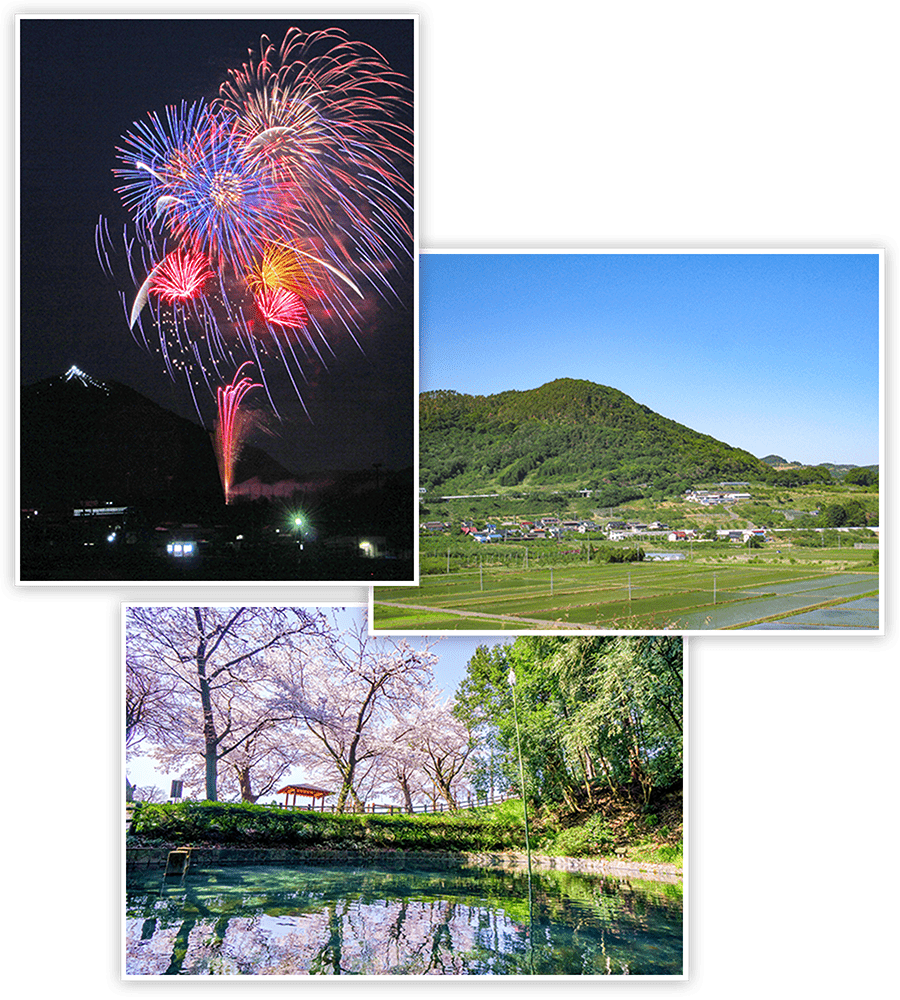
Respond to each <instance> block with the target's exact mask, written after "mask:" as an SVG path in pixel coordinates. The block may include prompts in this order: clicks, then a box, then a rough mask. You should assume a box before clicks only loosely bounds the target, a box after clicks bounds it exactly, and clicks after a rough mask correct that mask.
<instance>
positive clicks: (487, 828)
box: [128, 792, 683, 867]
mask: <svg viewBox="0 0 900 1000" xmlns="http://www.w3.org/2000/svg"><path fill="white" fill-rule="evenodd" d="M595 806H597V807H598V808H595V809H594V810H593V811H590V812H583V813H579V814H577V815H561V814H560V813H559V812H557V811H554V810H553V809H551V808H549V807H544V808H541V809H537V810H535V811H534V814H533V815H531V814H530V817H529V818H530V820H531V845H532V849H533V850H534V851H536V852H539V853H541V854H548V855H552V856H557V857H562V856H567V857H589V858H604V857H615V858H620V859H624V860H631V861H644V862H652V863H665V864H674V865H677V866H679V867H681V866H682V864H683V859H682V839H681V838H682V801H681V794H680V792H679V793H670V794H669V795H667V796H660V797H659V798H658V800H657V801H656V802H654V803H653V804H652V805H651V807H650V810H649V811H644V810H641V809H639V808H638V807H637V806H635V805H634V804H633V803H632V802H631V800H630V799H628V798H627V796H626V797H617V796H615V795H612V794H611V793H605V794H604V795H603V797H602V799H601V800H600V801H598V802H597V803H595ZM128 843H129V845H132V844H135V845H153V844H160V843H165V844H172V845H180V844H191V845H193V846H196V847H201V846H205V847H213V846H221V847H285V848H321V849H322V850H367V849H369V850H385V849H394V850H415V851H428V850H434V851H448V850H449V851H459V852H460V853H478V852H514V851H523V850H524V849H525V830H524V822H523V813H522V803H521V801H519V800H510V801H508V802H505V803H503V804H502V805H499V806H486V807H482V808H478V809H465V810H459V811H457V812H452V813H449V812H448V813H419V814H416V815H394V816H388V815H358V814H345V815H333V814H331V813H314V812H306V811H300V810H296V811H288V810H282V809H275V808H272V807H271V806H254V805H246V804H243V803H238V804H231V803H203V802H183V803H177V804H164V805H158V804H152V803H138V804H137V805H136V806H135V809H134V816H133V820H132V824H131V828H130V832H129V834H128Z"/></svg>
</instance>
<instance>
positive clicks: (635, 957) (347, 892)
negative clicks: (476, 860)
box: [126, 866, 683, 976]
mask: <svg viewBox="0 0 900 1000" xmlns="http://www.w3.org/2000/svg"><path fill="white" fill-rule="evenodd" d="M128 882H129V884H128V890H127V900H126V973H127V974H129V975H233V976H241V975H276V976H293V975H542V976H546V975H570V976H579V975H681V973H682V961H683V960H682V938H683V934H682V887H681V884H680V882H679V883H678V884H668V883H664V882H652V881H646V880H637V879H623V878H616V877H610V876H587V875H578V874H571V873H564V872H556V871H551V872H541V873H537V872H536V873H535V874H534V878H533V880H532V890H531V906H530V907H529V891H528V878H527V874H526V873H524V872H518V871H516V872H509V871H495V870H489V869H460V870H441V871H436V870H417V871H408V870H404V871H388V870H379V869H377V868H369V867H366V868H335V867H328V868H326V867H317V866H308V867H246V868H220V869H204V870H202V871H194V872H189V874H188V875H187V876H186V878H185V880H184V883H183V884H180V883H177V882H175V883H172V882H171V880H170V881H169V883H168V884H166V883H164V882H163V880H162V878H161V876H160V873H159V872H155V873H153V874H149V873H146V872H143V873H140V875H138V876H136V877H135V876H132V875H129V880H128Z"/></svg>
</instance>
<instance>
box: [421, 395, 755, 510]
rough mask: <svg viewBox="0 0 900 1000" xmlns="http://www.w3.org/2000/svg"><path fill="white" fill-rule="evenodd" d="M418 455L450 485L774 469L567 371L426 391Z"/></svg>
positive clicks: (591, 481)
mask: <svg viewBox="0 0 900 1000" xmlns="http://www.w3.org/2000/svg"><path fill="white" fill-rule="evenodd" d="M419 463H420V485H421V486H422V487H425V488H426V489H429V490H440V491H441V492H445V493H464V492H485V491H488V490H490V489H493V488H497V487H510V486H517V485H520V486H522V487H529V486H546V485H551V484H559V485H563V484H573V485H574V484H577V485H579V486H595V487H596V486H600V485H604V484H605V485H607V486H619V487H631V488H633V487H637V486H639V485H645V484H646V485H649V487H650V488H651V489H666V490H671V489H673V488H675V487H676V486H678V485H680V484H681V483H684V484H686V485H689V484H691V483H697V482H708V481H715V480H746V479H766V478H768V477H769V476H770V475H771V472H772V470H771V468H770V467H769V466H767V465H765V464H764V463H763V462H761V461H760V460H759V459H758V458H756V457H754V456H753V455H751V454H750V453H749V452H747V451H743V450H741V449H739V448H733V447H731V446H730V445H727V444H725V443H723V442H722V441H717V440H716V439H715V438H713V437H711V436H710V435H708V434H700V433H698V432H697V431H693V430H691V429H690V428H689V427H685V426H684V425H683V424H679V423H676V422H675V421H674V420H669V419H668V418H666V417H663V416H660V415H659V414H658V413H654V412H653V410H651V409H650V408H649V407H647V406H643V405H641V404H640V403H637V402H635V401H634V400H633V399H631V397H630V396H626V395H625V393H623V392H620V391H619V390H618V389H612V388H610V387H609V386H603V385H597V384H595V383H593V382H588V381H585V380H583V379H571V378H562V379H556V380H555V381H553V382H548V383H547V384H546V385H542V386H540V387H539V388H537V389H529V390H525V391H515V390H513V391H509V392H501V393H498V394H496V395H492V396H469V395H465V394H462V393H458V392H454V391H452V390H435V391H431V392H425V393H422V394H421V396H420V399H419Z"/></svg>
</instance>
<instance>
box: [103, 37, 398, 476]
mask: <svg viewBox="0 0 900 1000" xmlns="http://www.w3.org/2000/svg"><path fill="white" fill-rule="evenodd" d="M408 93H409V92H408V89H407V87H406V85H405V83H404V81H403V80H402V78H401V77H400V76H399V74H397V73H395V72H393V71H392V70H391V68H390V67H389V66H388V64H387V63H386V62H385V60H384V59H383V57H382V56H381V55H380V54H379V53H378V52H377V51H376V50H375V49H373V48H371V47H370V46H368V45H366V44H363V43H359V42H353V41H350V40H349V39H348V37H347V35H346V34H345V32H343V31H342V30H341V29H337V28H328V29H324V30H320V31H315V32H312V33H305V32H303V31H301V30H299V29H297V28H291V29H289V30H288V31H287V33H286V35H285V37H284V40H283V41H282V43H281V44H280V46H276V45H274V44H273V43H271V42H270V41H269V39H268V38H267V37H265V36H263V38H262V39H261V42H260V47H259V51H258V53H254V52H253V51H251V52H250V53H249V55H248V59H247V61H246V62H244V63H243V64H242V65H241V66H240V67H239V68H237V69H233V70H229V71H228V73H227V78H226V82H225V83H223V84H222V85H221V87H220V88H219V93H218V96H217V97H216V98H215V99H213V100H212V101H205V100H197V101H194V102H192V103H189V102H186V101H185V102H183V103H182V104H181V105H180V106H174V105H173V106H170V107H168V108H166V109H165V112H164V113H163V114H158V113H151V114H149V115H148V116H147V117H146V118H145V119H143V120H141V121H138V122H136V123H135V124H134V125H133V126H132V128H131V129H130V130H129V131H128V133H127V134H126V135H125V136H124V137H123V139H122V142H121V145H120V146H119V148H118V150H117V156H118V160H119V166H118V167H117V168H116V170H115V175H116V179H117V187H116V190H117V191H118V193H119V195H120V196H121V199H122V202H123V205H124V207H125V208H126V210H127V211H128V214H129V217H130V219H131V222H130V224H129V225H128V226H127V227H126V230H125V232H124V233H123V238H122V245H121V249H122V250H124V254H119V255H118V257H117V256H116V254H115V253H114V248H115V247H116V246H117V245H118V240H117V239H113V238H112V237H111V235H110V232H109V226H108V224H107V222H106V220H105V219H101V220H100V223H99V225H98V228H97V249H98V254H99V256H100V259H101V263H102V264H103V265H104V267H105V268H106V269H107V270H108V272H109V273H110V274H113V273H114V270H115V267H114V263H115V261H116V260H117V259H121V258H124V259H125V260H127V262H128V278H127V279H126V280H127V282H130V283H131V286H130V289H129V288H125V289H123V291H122V300H123V306H124V309H125V314H126V317H127V319H128V323H129V326H130V327H131V329H132V332H133V335H134V336H135V338H136V339H137V341H138V342H139V343H140V344H141V345H142V346H144V347H145V348H147V350H148V351H150V352H152V353H158V354H159V355H160V357H161V359H162V363H163V364H164V366H165V368H166V370H167V372H168V373H169V375H170V376H171V377H173V378H175V377H178V378H185V379H186V380H187V381H188V383H189V385H190V387H191V391H192V393H193V398H194V401H195V405H196V406H197V410H198V413H200V406H199V405H198V404H197V390H198V389H199V390H201V391H202V390H206V391H207V392H208V393H209V394H210V395H212V396H217V395H218V400H219V409H220V414H219V416H220V424H221V407H222V399H223V397H222V395H221V394H222V392H224V393H226V395H227V396H228V399H230V400H233V399H235V398H237V402H238V404H239V402H240V400H239V398H238V386H240V385H242V384H243V382H244V381H247V380H241V381H240V382H237V383H236V382H234V381H232V382H231V383H230V384H228V380H229V374H230V373H232V372H234V371H238V372H239V371H240V370H241V368H242V367H243V365H244V364H245V363H246V362H253V363H254V365H255V367H256V370H257V371H258V373H259V378H260V379H261V382H260V383H259V384H260V385H261V387H262V388H263V389H264V390H265V393H266V396H267V399H268V402H269V404H270V405H271V406H272V408H273V409H274V410H275V412H276V414H277V412H278V410H277V407H276V403H275V400H274V399H273V393H272V391H271V389H270V385H269V382H268V381H267V378H266V369H267V366H270V365H272V364H273V363H275V364H277V366H278V370H279V371H286V372H287V375H288V376H289V378H290V382H291V384H292V385H293V388H294V390H296V391H297V394H298V395H300V390H299V388H298V384H301V383H302V378H303V362H304V359H305V358H309V357H312V356H316V357H319V358H322V357H323V352H325V353H327V352H328V350H329V348H328V338H329V334H330V333H331V332H333V331H334V330H335V329H336V328H337V327H340V328H342V329H344V330H346V331H347V332H348V333H349V334H350V335H351V336H352V337H353V338H354V339H355V340H357V342H360V343H361V342H362V338H363V336H364V334H365V329H366V322H367V317H368V316H370V315H371V308H372V302H373V300H375V301H377V300H379V299H389V298H390V297H391V296H392V295H393V287H392V280H393V277H394V275H395V274H397V272H398V269H399V268H400V266H401V264H402V263H403V262H404V261H408V260H409V259H410V258H411V254H412V241H413V240H412V208H411V196H412V186H411V163H412V130H411V127H410V125H409V120H410V118H411V115H410V101H409V96H408ZM123 283H126V282H123ZM234 378H235V380H236V379H237V376H236V375H235V376H234ZM223 386H225V387H226V388H224V389H223ZM201 417H202V414H201ZM223 481H224V480H223Z"/></svg>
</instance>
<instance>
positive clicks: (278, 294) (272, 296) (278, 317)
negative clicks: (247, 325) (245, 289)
mask: <svg viewBox="0 0 900 1000" xmlns="http://www.w3.org/2000/svg"><path fill="white" fill-rule="evenodd" d="M255 299H256V307H257V309H259V311H260V314H261V315H262V318H263V319H264V320H265V321H266V322H267V323H276V324H277V325H279V326H291V327H301V328H302V327H305V326H306V321H307V317H308V313H307V311H306V305H305V304H304V302H303V299H301V298H300V296H299V295H298V294H297V293H296V292H292V291H290V289H288V288H268V287H266V286H263V287H262V288H260V289H259V290H258V291H257V293H256V295H255Z"/></svg>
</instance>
